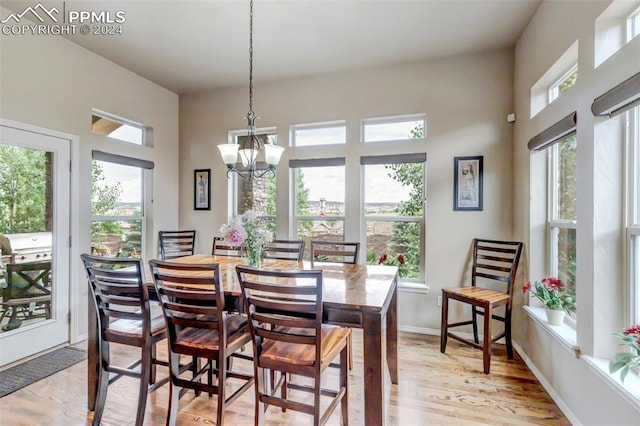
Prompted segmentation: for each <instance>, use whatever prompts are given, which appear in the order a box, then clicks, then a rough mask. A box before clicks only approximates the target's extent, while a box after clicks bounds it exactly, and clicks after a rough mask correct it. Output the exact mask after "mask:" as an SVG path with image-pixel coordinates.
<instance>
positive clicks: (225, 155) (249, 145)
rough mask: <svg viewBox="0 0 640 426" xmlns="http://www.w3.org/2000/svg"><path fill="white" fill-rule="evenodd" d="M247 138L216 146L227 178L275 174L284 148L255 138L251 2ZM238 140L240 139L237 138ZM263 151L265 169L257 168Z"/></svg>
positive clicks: (251, 13) (251, 8)
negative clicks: (240, 163) (225, 166)
mask: <svg viewBox="0 0 640 426" xmlns="http://www.w3.org/2000/svg"><path fill="white" fill-rule="evenodd" d="M245 118H246V119H247V134H248V136H247V137H244V138H242V139H241V140H242V142H241V143H225V144H221V145H218V149H219V150H220V156H221V157H222V161H224V163H225V164H226V165H227V178H228V177H230V176H231V172H234V173H237V174H238V176H240V177H242V178H245V179H249V180H252V179H257V178H261V177H263V176H264V175H265V174H267V173H268V172H271V173H273V174H275V170H276V166H277V165H278V162H279V161H280V156H281V155H282V152H283V151H284V148H283V147H281V146H278V145H274V144H272V143H268V142H267V141H264V142H263V141H262V140H261V138H258V137H256V118H258V117H257V116H256V114H255V112H253V0H251V1H250V2H249V112H247V116H246V117H245ZM238 139H240V137H239V138H238ZM262 150H264V161H265V163H266V165H267V167H266V168H262V167H260V170H258V168H257V164H256V163H257V161H258V156H259V154H260V152H261V151H262ZM238 154H240V160H241V162H242V168H237V167H236V163H237V161H238Z"/></svg>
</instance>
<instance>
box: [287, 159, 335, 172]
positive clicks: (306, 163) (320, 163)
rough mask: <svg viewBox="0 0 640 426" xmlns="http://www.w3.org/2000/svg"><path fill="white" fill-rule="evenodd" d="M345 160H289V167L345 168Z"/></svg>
mask: <svg viewBox="0 0 640 426" xmlns="http://www.w3.org/2000/svg"><path fill="white" fill-rule="evenodd" d="M344 164H345V162H344V158H343V157H342V158H311V159H308V160H289V167H291V168H292V169H296V168H299V167H330V166H344Z"/></svg>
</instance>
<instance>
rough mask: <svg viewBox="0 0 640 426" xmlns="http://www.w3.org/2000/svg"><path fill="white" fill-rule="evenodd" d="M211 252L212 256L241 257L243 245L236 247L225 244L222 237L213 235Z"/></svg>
mask: <svg viewBox="0 0 640 426" xmlns="http://www.w3.org/2000/svg"><path fill="white" fill-rule="evenodd" d="M211 254H212V255H214V256H232V257H242V255H243V254H244V247H242V246H239V247H236V246H232V245H230V244H227V243H226V242H225V241H224V238H222V237H213V244H212V246H211Z"/></svg>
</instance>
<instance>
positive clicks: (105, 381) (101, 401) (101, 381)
mask: <svg viewBox="0 0 640 426" xmlns="http://www.w3.org/2000/svg"><path fill="white" fill-rule="evenodd" d="M98 339H99V341H98V348H99V349H98V351H99V353H100V359H99V362H100V373H99V374H98V393H97V395H96V405H95V411H94V412H93V422H92V423H91V424H92V425H93V426H99V425H100V422H101V421H102V414H103V413H104V406H105V403H106V401H107V387H108V386H109V371H108V370H107V368H108V366H109V343H108V342H105V341H103V340H102V339H101V338H100V337H98Z"/></svg>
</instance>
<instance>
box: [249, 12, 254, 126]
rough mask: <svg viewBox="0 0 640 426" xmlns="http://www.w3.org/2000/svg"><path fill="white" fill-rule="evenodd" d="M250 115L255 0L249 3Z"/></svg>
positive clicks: (250, 105) (250, 107)
mask: <svg viewBox="0 0 640 426" xmlns="http://www.w3.org/2000/svg"><path fill="white" fill-rule="evenodd" d="M249 115H250V116H253V0H251V1H250V2H249Z"/></svg>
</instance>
